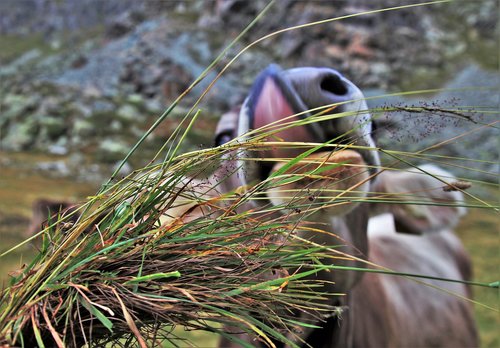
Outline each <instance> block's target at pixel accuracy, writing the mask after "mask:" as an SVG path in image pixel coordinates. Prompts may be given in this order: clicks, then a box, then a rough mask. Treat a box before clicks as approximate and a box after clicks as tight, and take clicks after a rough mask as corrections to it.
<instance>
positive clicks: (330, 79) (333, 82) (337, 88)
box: [320, 75, 348, 95]
mask: <svg viewBox="0 0 500 348" xmlns="http://www.w3.org/2000/svg"><path fill="white" fill-rule="evenodd" d="M320 87H321V89H322V90H325V91H327V92H330V93H333V94H336V95H346V94H347V92H348V89H347V86H346V84H345V83H344V82H343V81H342V80H341V78H340V77H339V76H338V75H328V76H325V77H324V78H323V80H322V81H321V84H320Z"/></svg>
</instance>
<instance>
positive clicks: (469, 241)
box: [457, 209, 500, 348]
mask: <svg viewBox="0 0 500 348" xmlns="http://www.w3.org/2000/svg"><path fill="white" fill-rule="evenodd" d="M498 232H499V230H498V213H497V212H494V211H488V210H483V209H471V210H470V211H469V214H468V215H467V216H466V217H465V218H464V220H463V222H462V223H461V224H460V225H459V227H458V228H457V233H458V235H459V236H460V238H461V239H462V241H463V243H464V245H465V247H466V249H467V250H468V251H469V253H470V255H471V258H472V264H473V267H474V278H475V279H476V280H479V281H481V280H482V281H493V280H498V265H499V264H500V253H499V243H498V237H499V236H498ZM473 291H474V299H475V300H476V301H478V302H479V303H482V304H486V305H488V306H490V307H492V308H495V309H496V310H497V311H493V310H491V309H488V308H485V307H483V306H479V305H476V307H475V308H476V320H477V324H478V326H479V332H480V335H481V346H482V347H485V348H486V347H488V348H495V347H499V346H500V337H499V335H498V328H499V327H500V315H499V313H498V310H500V290H499V289H498V288H497V289H488V288H482V287H474V288H473Z"/></svg>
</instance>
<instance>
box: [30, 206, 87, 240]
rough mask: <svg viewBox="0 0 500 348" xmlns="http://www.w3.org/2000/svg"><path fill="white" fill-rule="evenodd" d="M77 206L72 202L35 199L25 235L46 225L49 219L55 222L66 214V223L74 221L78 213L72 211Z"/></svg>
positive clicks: (40, 229) (33, 233) (31, 234)
mask: <svg viewBox="0 0 500 348" xmlns="http://www.w3.org/2000/svg"><path fill="white" fill-rule="evenodd" d="M76 208H77V207H76V206H75V204H74V203H72V202H68V201H61V200H53V199H47V198H39V199H36V200H35V201H34V202H33V203H32V206H31V211H32V216H31V220H30V225H29V227H28V229H27V230H26V231H25V237H26V238H29V237H32V236H34V235H35V234H37V233H38V232H40V231H42V230H43V229H44V228H45V227H47V223H50V221H52V222H55V221H56V220H57V219H58V217H60V216H63V215H64V216H67V218H66V219H65V222H66V223H74V222H76V220H78V218H79V216H80V215H79V214H78V213H74V211H75V209H76ZM72 213H73V214H72Z"/></svg>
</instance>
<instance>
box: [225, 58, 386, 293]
mask: <svg viewBox="0 0 500 348" xmlns="http://www.w3.org/2000/svg"><path fill="white" fill-rule="evenodd" d="M297 121H298V122H297ZM294 122H295V124H294ZM298 124H300V125H298ZM259 128H260V129H262V128H264V133H265V132H269V133H268V134H267V135H265V136H264V139H265V140H266V141H268V142H273V145H272V146H269V147H268V148H266V149H264V150H262V151H252V152H250V151H242V152H241V153H239V157H240V158H241V157H243V158H242V159H241V160H240V162H239V164H238V168H239V169H238V170H239V173H238V174H239V179H240V180H241V181H242V184H243V185H246V184H252V183H256V182H262V181H266V180H267V181H272V180H270V177H271V176H273V175H274V176H275V175H276V174H281V175H285V176H286V175H297V174H298V176H300V175H304V177H303V179H301V180H293V181H292V182H288V183H287V185H285V186H280V187H273V186H272V183H271V184H270V185H269V186H268V187H270V188H269V189H268V190H267V195H268V200H267V201H265V200H264V201H263V200H258V202H263V203H261V204H269V203H272V204H274V205H278V206H281V207H283V210H286V208H287V207H289V206H292V205H293V206H295V207H297V206H300V207H303V208H305V209H294V211H295V213H297V212H298V211H301V212H302V213H304V212H314V214H313V215H311V216H310V219H309V220H310V221H315V222H317V223H318V226H315V227H317V228H318V229H324V230H327V231H328V232H331V233H333V234H335V235H336V237H332V234H328V235H327V234H321V233H318V234H315V235H308V236H307V237H308V238H309V239H313V240H314V241H316V242H318V243H322V244H330V245H333V244H336V245H339V244H341V245H344V248H343V249H342V250H343V251H344V252H346V253H350V254H354V255H357V256H360V257H365V256H366V252H367V241H366V229H367V222H368V218H369V214H368V207H367V205H366V204H360V203H359V201H360V200H361V199H360V196H361V197H362V196H366V195H368V192H369V191H370V178H371V176H372V174H374V173H375V172H376V170H377V168H378V166H379V157H378V154H377V152H376V151H375V149H374V146H375V144H374V141H373V139H372V136H371V133H372V121H371V116H370V114H369V113H368V111H367V106H366V103H365V101H364V96H363V94H362V93H361V91H360V90H359V88H357V87H356V86H355V85H354V84H353V83H352V82H350V81H349V80H347V79H346V78H345V77H343V76H342V75H341V74H340V73H339V72H337V71H336V70H333V69H329V68H313V67H304V68H295V69H290V70H282V69H281V68H279V67H278V66H276V65H271V66H270V67H268V68H267V69H266V70H264V71H263V72H262V73H261V74H260V76H259V77H258V78H257V79H256V81H255V83H254V85H253V86H252V88H251V91H250V94H249V96H248V97H247V98H246V100H245V102H244V104H243V105H242V107H241V110H240V112H239V113H228V114H226V115H225V116H224V117H223V118H222V119H221V122H220V123H219V128H218V134H217V140H216V141H217V143H218V144H222V143H224V142H226V141H228V140H230V139H232V138H236V137H240V140H245V138H244V137H245V134H248V132H249V131H251V130H255V129H259ZM264 133H262V132H261V133H260V134H264ZM247 136H248V135H247ZM242 137H243V138H242ZM290 142H295V143H297V142H300V143H309V144H311V143H315V144H318V143H319V144H321V143H331V144H338V145H339V146H338V147H321V146H317V147H316V148H315V147H314V145H310V146H309V147H307V146H306V147H304V146H299V147H297V146H292V145H290V144H289V143H290ZM280 143H282V145H281V144H280ZM312 148H314V152H312V153H311V154H310V155H308V156H307V157H306V158H304V159H303V160H302V161H300V162H298V163H296V164H294V165H293V166H291V167H288V166H287V167H286V168H283V166H285V165H286V163H287V159H291V158H294V157H296V156H299V155H301V154H302V153H304V151H307V150H309V149H312ZM244 157H247V158H244ZM255 157H257V158H263V159H265V160H263V161H261V160H249V158H255ZM284 169H286V170H284ZM310 174H311V175H310ZM316 174H317V175H316ZM276 180H277V181H279V179H276ZM342 192H343V193H342ZM325 200H328V201H327V202H326V204H325ZM308 204H309V207H308ZM319 206H321V207H326V208H325V209H318V210H315V207H319ZM329 262H335V263H338V262H340V264H349V265H357V263H356V262H355V261H349V262H348V261H345V260H343V261H339V260H338V259H336V260H335V259H332V260H329ZM358 266H359V265H358ZM357 273H358V274H359V272H357ZM328 277H329V278H332V277H331V275H329V276H328ZM357 277H358V275H357V274H355V273H352V274H348V273H342V272H338V274H337V275H336V276H333V278H332V279H329V280H333V281H334V282H336V286H335V290H336V291H339V290H340V291H343V290H346V289H348V288H349V287H350V286H352V284H353V282H354V281H355V280H356V278H357Z"/></svg>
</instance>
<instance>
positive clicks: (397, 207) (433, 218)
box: [372, 165, 466, 234]
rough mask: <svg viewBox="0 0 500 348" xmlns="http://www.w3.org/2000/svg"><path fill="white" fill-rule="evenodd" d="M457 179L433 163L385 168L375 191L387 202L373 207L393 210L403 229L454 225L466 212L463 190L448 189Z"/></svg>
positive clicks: (413, 230) (416, 231)
mask: <svg viewBox="0 0 500 348" xmlns="http://www.w3.org/2000/svg"><path fill="white" fill-rule="evenodd" d="M453 181H455V178H454V177H453V176H452V175H451V174H450V173H448V172H446V171H444V170H442V169H440V168H438V167H436V166H433V165H425V166H422V167H420V168H416V169H410V170H406V171H398V172H388V171H386V172H382V173H381V174H380V175H379V176H378V177H377V179H376V181H375V183H374V185H373V187H372V192H373V195H374V196H375V197H377V198H378V199H380V201H381V202H383V203H374V204H373V208H374V209H372V211H373V213H374V214H381V213H391V214H392V215H393V216H394V224H395V228H396V231H397V232H400V233H410V234H422V233H428V232H435V231H439V230H443V229H449V228H453V227H454V226H455V225H456V224H457V223H458V222H459V220H460V217H461V216H463V215H464V214H465V212H466V209H465V208H464V207H463V206H461V204H463V195H462V193H461V192H458V191H453V190H448V188H449V187H450V186H447V183H450V182H453ZM378 199H375V201H376V200H378ZM413 202H414V203H415V204H410V203H413Z"/></svg>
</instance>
